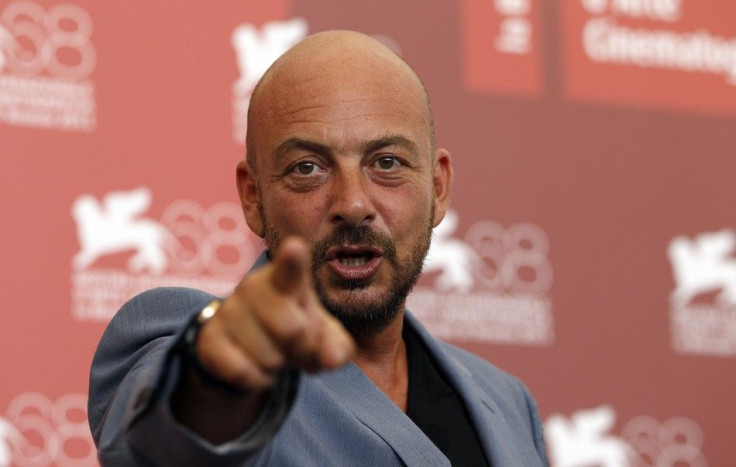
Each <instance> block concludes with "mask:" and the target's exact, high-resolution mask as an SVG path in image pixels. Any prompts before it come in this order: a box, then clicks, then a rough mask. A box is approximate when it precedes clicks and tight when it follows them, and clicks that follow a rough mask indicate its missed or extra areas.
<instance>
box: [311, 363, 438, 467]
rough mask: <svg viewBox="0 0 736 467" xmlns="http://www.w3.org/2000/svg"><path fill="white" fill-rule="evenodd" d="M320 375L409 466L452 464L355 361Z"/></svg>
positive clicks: (351, 409)
mask: <svg viewBox="0 0 736 467" xmlns="http://www.w3.org/2000/svg"><path fill="white" fill-rule="evenodd" d="M319 379H320V380H322V381H323V382H324V384H325V386H326V387H327V388H328V389H329V391H330V392H332V393H333V394H334V395H335V397H337V399H338V400H339V401H340V402H341V403H342V404H343V405H344V407H345V408H347V409H348V410H349V411H350V412H352V413H353V414H354V415H355V416H356V417H357V418H358V419H359V420H360V421H361V422H362V423H363V424H364V425H365V426H366V427H368V428H369V429H371V430H372V431H373V432H375V433H376V434H377V435H378V436H380V437H381V438H382V439H383V440H384V441H385V442H386V443H388V444H389V445H390V446H391V448H392V449H393V450H394V452H396V454H397V455H398V456H399V457H400V458H401V460H402V461H403V462H404V463H405V464H406V465H409V466H413V465H416V466H427V465H432V466H449V465H450V461H449V460H448V459H447V457H445V455H444V454H442V452H441V451H440V450H439V449H438V448H437V446H435V445H434V443H432V441H431V440H430V439H429V438H427V436H426V435H425V434H424V433H423V432H422V430H421V429H419V427H417V426H416V425H415V424H414V422H412V421H411V419H410V418H409V417H407V415H406V414H405V413H404V412H402V411H401V410H400V409H399V408H398V407H397V406H396V405H395V404H394V403H393V402H392V401H391V400H390V399H389V398H388V397H386V396H385V395H384V394H383V392H381V390H380V389H378V387H376V385H374V384H373V382H372V381H371V380H370V379H369V378H368V377H367V376H366V375H365V374H364V373H363V372H362V371H361V370H360V368H358V367H357V366H356V365H355V364H354V363H350V364H348V365H346V366H345V367H343V368H341V369H339V370H337V371H332V372H325V373H320V375H319Z"/></svg>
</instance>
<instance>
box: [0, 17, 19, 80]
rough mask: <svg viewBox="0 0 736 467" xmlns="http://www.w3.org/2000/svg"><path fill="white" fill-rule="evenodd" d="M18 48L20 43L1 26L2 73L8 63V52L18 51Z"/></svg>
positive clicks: (0, 55) (0, 61)
mask: <svg viewBox="0 0 736 467" xmlns="http://www.w3.org/2000/svg"><path fill="white" fill-rule="evenodd" d="M18 47H19V46H18V42H17V41H16V40H15V38H14V37H13V35H12V34H10V33H9V32H8V30H7V29H5V28H4V27H2V25H0V71H3V70H4V69H5V65H7V63H8V59H7V58H6V54H7V53H8V51H9V50H17V49H18Z"/></svg>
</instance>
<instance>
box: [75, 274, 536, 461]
mask: <svg viewBox="0 0 736 467" xmlns="http://www.w3.org/2000/svg"><path fill="white" fill-rule="evenodd" d="M211 299H212V296H211V295H209V294H206V293H204V292H200V291H197V290H192V289H181V288H163V289H154V290H151V291H148V292H144V293H143V294H140V295H138V296H137V297H135V298H133V299H132V300H131V301H129V302H128V303H127V304H126V305H125V306H124V307H123V308H122V309H121V310H120V311H119V312H118V314H117V315H116V316H115V318H114V319H113V320H112V321H111V323H110V325H109V326H108V328H107V330H106V331H105V334H104V335H103V337H102V340H101V342H100V345H99V347H98V349H97V352H96V354H95V358H94V361H93V364H92V371H91V375H90V398H89V421H90V426H91V428H92V434H93V437H94V439H95V443H96V444H97V448H98V455H99V458H100V462H101V463H102V464H103V465H157V466H161V465H177V466H179V465H234V466H235V465H237V466H241V465H278V466H282V465H298V466H312V465H314V466H331V465H335V466H338V465H339V466H346V465H351V466H353V465H356V466H358V465H365V466H384V465H386V466H390V465H410V466H435V465H437V466H440V465H442V466H444V465H449V461H448V460H447V458H446V457H445V456H444V455H443V454H442V452H440V450H439V449H438V448H437V447H436V446H435V445H434V444H433V443H432V442H431V441H430V440H429V439H428V438H427V437H426V436H425V435H424V433H423V432H422V431H421V430H420V429H419V428H418V427H417V426H416V425H415V424H414V423H413V422H412V421H411V420H410V419H409V418H408V417H407V416H406V414H404V413H403V412H402V411H401V410H400V409H399V408H398V407H396V405H394V404H393V403H392V402H391V401H390V400H389V399H388V398H387V397H386V396H385V395H384V394H383V393H382V392H381V391H380V390H379V389H378V388H377V387H376V386H375V385H374V384H373V383H372V382H371V381H370V380H369V379H368V378H367V377H366V376H365V375H364V374H363V373H362V372H361V371H360V369H359V368H358V367H357V366H355V365H354V364H349V365H347V366H345V367H343V368H341V369H339V370H337V371H333V372H324V373H320V374H318V375H307V374H297V373H291V374H288V375H285V376H284V377H283V378H281V382H280V383H279V384H278V385H277V390H276V391H275V395H274V396H273V397H272V399H271V401H270V402H269V404H268V406H267V408H266V409H265V410H264V413H263V415H262V416H261V418H260V420H259V421H258V422H257V423H256V425H255V426H254V427H253V428H251V429H250V430H249V432H248V433H245V434H243V435H242V436H241V437H240V438H238V439H236V440H234V441H232V442H229V443H227V444H224V445H220V446H212V445H211V444H209V443H208V442H206V441H204V440H203V439H201V438H199V437H197V436H196V435H194V434H193V433H192V432H190V431H189V430H187V429H185V428H183V427H182V426H181V425H179V424H178V423H177V422H176V421H175V420H174V419H173V417H172V414H171V410H170V408H169V404H168V400H169V397H170V395H171V392H172V390H173V388H174V386H175V385H176V381H177V378H178V375H179V371H180V365H181V362H180V356H179V354H178V352H177V351H176V350H175V343H176V342H177V341H178V339H180V334H181V332H182V330H183V328H184V326H185V323H186V322H187V320H188V319H189V318H190V317H192V316H193V315H194V314H195V313H197V312H198V311H199V310H201V309H202V308H203V307H204V306H205V305H206V304H207V303H208V302H209V301H210V300H211ZM406 325H408V326H411V327H413V328H414V329H416V330H417V333H418V335H419V336H420V339H421V340H422V341H423V342H424V343H425V344H426V346H427V348H428V349H429V351H430V353H431V354H432V356H433V357H434V358H435V359H436V360H437V361H438V362H439V365H440V366H441V368H442V369H443V370H444V371H445V372H446V374H447V376H448V378H449V379H450V381H451V382H452V383H453V384H454V386H455V388H456V390H457V391H458V393H459V394H460V396H461V397H462V399H463V401H464V402H465V404H466V405H467V408H468V411H469V413H470V418H471V420H472V422H473V424H474V426H475V429H476V431H477V433H478V437H479V439H480V441H481V444H482V446H483V450H484V452H485V454H486V456H487V458H488V459H490V461H491V463H492V465H494V466H495V467H501V466H523V467H533V466H540V465H547V457H546V453H545V446H544V439H543V437H542V427H541V425H540V422H539V415H538V413H537V409H536V406H535V403H534V400H533V399H532V397H531V395H530V394H529V392H528V391H527V389H526V388H525V387H524V386H523V385H522V383H520V382H519V381H518V380H517V379H516V378H514V377H513V376H511V375H509V374H507V373H504V372H502V371H500V370H498V369H497V368H496V367H494V366H493V365H491V364H489V363H488V362H486V361H484V360H482V359H480V358H478V357H476V356H474V355H472V354H470V353H468V352H465V351H463V350H460V349H458V348H456V347H453V346H451V345H448V344H446V343H443V342H440V341H438V340H436V339H434V338H433V337H432V336H431V335H430V334H429V333H428V332H427V331H426V330H425V329H424V328H423V327H422V326H421V325H420V324H419V322H418V321H417V320H416V319H415V318H414V317H413V316H412V315H411V314H410V313H408V312H407V314H406Z"/></svg>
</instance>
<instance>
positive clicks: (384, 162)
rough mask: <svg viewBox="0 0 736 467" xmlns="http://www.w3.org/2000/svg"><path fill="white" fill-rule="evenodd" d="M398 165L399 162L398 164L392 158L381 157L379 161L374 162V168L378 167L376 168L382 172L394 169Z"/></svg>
mask: <svg viewBox="0 0 736 467" xmlns="http://www.w3.org/2000/svg"><path fill="white" fill-rule="evenodd" d="M400 165H401V162H399V160H398V159H396V158H395V157H393V156H385V157H381V158H380V159H378V160H377V161H376V166H378V168H379V169H382V170H391V169H395V168H397V167H398V166H400Z"/></svg>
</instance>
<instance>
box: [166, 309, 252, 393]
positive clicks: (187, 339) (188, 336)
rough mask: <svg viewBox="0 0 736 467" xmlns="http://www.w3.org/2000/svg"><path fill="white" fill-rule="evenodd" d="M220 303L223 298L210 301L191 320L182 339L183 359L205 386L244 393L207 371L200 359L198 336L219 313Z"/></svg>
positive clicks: (228, 391) (227, 391)
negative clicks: (203, 327)
mask: <svg viewBox="0 0 736 467" xmlns="http://www.w3.org/2000/svg"><path fill="white" fill-rule="evenodd" d="M220 305H222V300H220V299H219V298H215V299H213V300H212V301H211V302H209V303H208V304H207V306H205V307H204V308H202V311H200V312H199V313H197V314H196V315H194V316H193V317H192V318H191V319H190V320H189V323H188V324H187V327H186V329H184V334H183V336H182V339H181V341H180V350H181V352H182V354H183V357H184V358H183V359H182V360H183V362H184V363H185V364H187V365H189V367H191V368H192V369H193V370H194V372H195V373H197V376H198V377H199V379H200V381H202V384H204V385H205V386H209V387H216V388H218V389H221V390H222V391H225V392H226V393H228V394H242V393H243V391H242V390H240V389H239V388H236V387H235V386H233V385H232V384H230V383H228V382H226V381H224V380H223V379H221V378H219V377H217V376H215V375H213V374H212V373H210V372H209V371H207V369H205V367H204V366H202V362H201V361H200V360H199V356H198V354H197V338H198V337H199V333H200V331H201V330H202V326H204V325H205V324H206V323H207V321H209V320H211V319H212V318H213V317H214V316H215V314H217V311H218V310H219V309H220Z"/></svg>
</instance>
